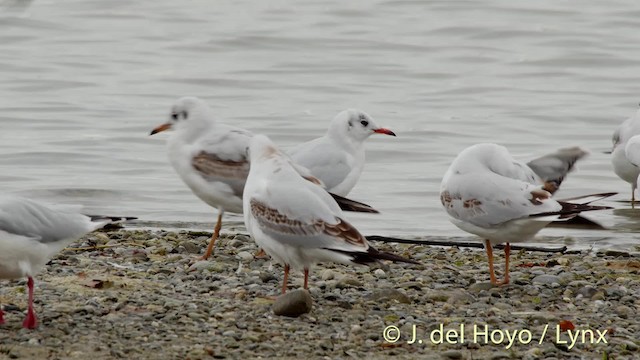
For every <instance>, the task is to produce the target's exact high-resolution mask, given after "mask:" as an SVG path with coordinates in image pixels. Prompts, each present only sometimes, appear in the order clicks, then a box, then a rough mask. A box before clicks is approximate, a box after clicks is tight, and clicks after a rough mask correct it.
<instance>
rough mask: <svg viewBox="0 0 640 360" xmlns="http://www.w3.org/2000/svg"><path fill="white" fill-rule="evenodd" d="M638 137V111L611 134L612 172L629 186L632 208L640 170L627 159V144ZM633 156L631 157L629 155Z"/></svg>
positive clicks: (639, 129)
mask: <svg viewBox="0 0 640 360" xmlns="http://www.w3.org/2000/svg"><path fill="white" fill-rule="evenodd" d="M636 135H640V110H638V111H637V112H636V113H635V114H634V115H633V116H631V117H630V118H628V119H627V120H625V121H624V122H623V123H622V124H621V125H620V126H619V127H618V128H617V129H616V131H615V132H614V133H613V138H612V142H613V149H612V151H611V164H612V165H613V171H614V172H615V173H616V175H618V177H619V178H621V179H622V180H624V181H626V182H628V183H629V184H631V205H632V206H634V201H635V190H636V189H637V188H638V175H640V168H639V167H638V166H637V163H636V164H634V163H633V162H632V160H631V158H629V154H630V152H631V148H630V149H629V150H627V143H628V141H629V139H631V138H632V137H634V136H636ZM631 156H633V155H631Z"/></svg>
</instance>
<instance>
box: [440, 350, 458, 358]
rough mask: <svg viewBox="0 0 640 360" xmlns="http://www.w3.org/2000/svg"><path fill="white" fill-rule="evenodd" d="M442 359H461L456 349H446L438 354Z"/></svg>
mask: <svg viewBox="0 0 640 360" xmlns="http://www.w3.org/2000/svg"><path fill="white" fill-rule="evenodd" d="M440 356H442V358H443V359H451V360H457V359H462V353H461V352H460V351H458V350H447V351H444V352H442V353H441V354H440Z"/></svg>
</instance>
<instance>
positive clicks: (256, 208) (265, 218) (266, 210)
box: [250, 199, 324, 236]
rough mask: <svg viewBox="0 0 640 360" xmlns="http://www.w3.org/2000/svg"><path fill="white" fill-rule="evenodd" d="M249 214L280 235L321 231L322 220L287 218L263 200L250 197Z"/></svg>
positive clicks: (309, 234) (317, 232) (311, 233)
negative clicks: (308, 221) (311, 221)
mask: <svg viewBox="0 0 640 360" xmlns="http://www.w3.org/2000/svg"><path fill="white" fill-rule="evenodd" d="M250 205H251V214H252V215H253V216H254V217H255V218H256V220H257V221H258V223H259V224H260V226H262V227H263V228H265V229H269V230H271V231H274V232H277V233H279V234H282V235H301V236H313V235H318V234H320V233H321V232H322V224H324V222H323V221H322V220H316V221H315V222H313V223H311V224H309V223H304V222H302V221H300V220H294V219H289V218H288V217H287V216H286V215H284V214H281V213H280V212H279V211H278V210H276V209H272V208H270V207H268V206H267V205H266V204H264V203H263V202H260V201H258V200H256V199H251V201H250Z"/></svg>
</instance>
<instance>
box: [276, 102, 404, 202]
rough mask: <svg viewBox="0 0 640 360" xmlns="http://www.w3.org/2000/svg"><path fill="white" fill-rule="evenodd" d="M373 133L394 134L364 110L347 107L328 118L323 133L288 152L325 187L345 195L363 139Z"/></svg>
mask: <svg viewBox="0 0 640 360" xmlns="http://www.w3.org/2000/svg"><path fill="white" fill-rule="evenodd" d="M373 134H385V135H391V136H396V134H395V133H394V132H393V131H391V130H389V129H385V128H382V127H380V126H378V125H377V124H376V123H375V121H374V120H373V118H371V116H369V115H368V114H367V113H365V112H364V111H360V110H355V109H348V110H345V111H342V112H341V113H339V114H338V115H337V116H336V117H335V118H334V119H333V121H331V124H330V125H329V130H328V131H327V133H326V134H325V135H324V136H322V137H319V138H317V139H314V140H311V141H309V142H306V143H303V144H300V145H298V146H296V147H294V148H292V149H291V150H290V151H288V154H289V155H290V156H291V158H292V159H293V161H294V162H295V163H296V164H298V165H302V166H304V167H305V168H307V169H309V171H310V172H311V174H313V176H315V177H317V178H318V179H320V180H321V181H322V182H323V183H324V185H325V186H326V188H327V191H329V192H331V193H334V194H337V195H340V196H346V195H347V194H348V193H349V191H351V189H353V187H354V186H355V185H356V183H357V182H358V178H360V174H361V173H362V169H363V168H364V160H365V151H364V141H365V140H367V139H368V138H369V136H371V135H373Z"/></svg>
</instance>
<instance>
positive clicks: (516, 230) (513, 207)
mask: <svg viewBox="0 0 640 360" xmlns="http://www.w3.org/2000/svg"><path fill="white" fill-rule="evenodd" d="M584 155H586V152H585V151H583V150H582V149H580V148H568V149H562V150H559V151H557V152H556V153H553V154H549V155H546V156H543V157H541V158H538V159H535V160H533V161H531V162H529V163H526V164H525V163H522V162H519V161H517V160H515V159H514V158H513V157H512V156H511V154H509V151H507V149H506V148H505V147H503V146H499V145H496V144H477V145H473V146H471V147H469V148H467V149H465V150H463V151H462V152H461V153H460V154H459V155H458V157H457V158H456V159H455V160H454V161H453V163H452V164H451V166H450V167H449V170H447V172H446V174H445V175H444V178H443V179H442V184H441V188H440V200H441V202H442V205H443V206H444V208H445V210H446V211H447V213H448V214H449V216H451V221H452V222H453V223H454V224H455V225H456V226H457V227H459V228H460V229H462V230H464V231H466V232H469V233H472V234H475V235H478V236H480V237H482V238H483V239H484V244H485V249H486V251H487V256H488V257H489V275H490V277H491V282H492V283H493V284H497V281H496V277H495V273H494V271H493V251H492V247H491V245H492V244H498V243H506V246H505V256H506V262H505V275H504V282H503V284H508V283H509V252H510V243H514V242H524V241H527V240H529V239H531V238H532V237H533V236H534V235H535V234H536V233H537V232H538V231H540V230H541V229H542V228H544V227H545V226H546V225H548V224H549V223H550V222H552V221H555V220H567V219H570V218H572V217H575V216H577V215H578V214H579V213H580V212H582V211H589V210H601V209H609V207H605V206H591V205H589V203H590V202H593V201H595V200H598V199H601V198H604V197H607V196H611V195H613V193H608V194H597V195H589V196H588V197H581V198H574V199H571V200H572V201H577V200H579V199H583V200H582V202H580V203H569V202H566V201H556V200H554V199H552V198H551V196H552V194H553V193H554V192H555V191H556V190H557V189H558V187H559V186H560V183H561V182H562V180H563V179H564V177H565V175H566V174H567V173H568V172H569V171H570V170H571V169H572V167H573V165H574V163H575V162H576V161H577V160H578V159H580V158H581V157H583V156H584Z"/></svg>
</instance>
